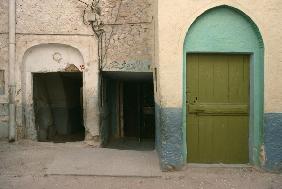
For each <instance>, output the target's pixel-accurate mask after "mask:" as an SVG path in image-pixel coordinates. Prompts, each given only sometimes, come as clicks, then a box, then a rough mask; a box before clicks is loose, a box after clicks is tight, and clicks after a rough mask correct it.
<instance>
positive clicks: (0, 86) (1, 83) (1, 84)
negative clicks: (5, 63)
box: [0, 70, 5, 95]
mask: <svg viewBox="0 0 282 189" xmlns="http://www.w3.org/2000/svg"><path fill="white" fill-rule="evenodd" d="M4 94H5V71H4V70H0V95H4Z"/></svg>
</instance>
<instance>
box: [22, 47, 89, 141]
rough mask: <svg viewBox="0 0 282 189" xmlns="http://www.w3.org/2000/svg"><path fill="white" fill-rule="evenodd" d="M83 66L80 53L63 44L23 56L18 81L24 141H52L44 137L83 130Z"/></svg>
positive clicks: (41, 48) (34, 49) (30, 50)
mask: <svg viewBox="0 0 282 189" xmlns="http://www.w3.org/2000/svg"><path fill="white" fill-rule="evenodd" d="M83 65H84V60H83V57H82V55H81V53H80V52H79V50H77V49H76V48H74V47H72V46H69V45H65V44H58V43H50V44H39V45H35V46H33V47H31V48H29V49H28V50H27V51H26V52H25V54H24V57H23V64H22V65H21V68H22V75H21V81H22V90H23V96H22V97H23V99H22V101H23V103H24V109H25V111H24V116H25V127H26V136H27V138H31V139H34V140H36V139H39V140H42V141H44V140H47V139H48V140H49V139H50V138H51V137H47V135H49V136H51V135H54V136H55V134H58V135H69V134H71V133H72V132H73V131H75V130H76V129H77V127H76V125H79V127H81V128H83V121H82V120H81V119H82V106H83V105H82V104H81V102H82V101H81V99H82V94H83V93H82V90H81V89H82V86H83V73H82V72H81V68H82V66H83ZM76 115H78V116H76ZM75 117H77V118H75ZM74 118H75V119H74ZM75 124H76V125H75ZM47 127H48V128H47ZM50 128H51V129H50ZM83 129H84V128H83ZM50 133H53V134H50ZM54 133H55V134H54ZM83 135H84V133H83ZM53 138H54V137H53ZM61 138H62V137H61ZM61 138H60V139H58V138H56V139H54V140H57V141H58V140H61ZM52 140H53V139H52ZM67 140H69V139H67Z"/></svg>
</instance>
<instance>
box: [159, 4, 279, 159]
mask: <svg viewBox="0 0 282 189" xmlns="http://www.w3.org/2000/svg"><path fill="white" fill-rule="evenodd" d="M220 5H229V6H232V7H235V8H237V9H239V10H241V11H242V12H244V13H245V14H246V15H248V16H249V17H250V18H251V19H252V20H253V21H254V23H256V25H257V26H258V28H259V30H260V32H261V34H262V38H263V40H264V44H265V46H264V47H265V51H264V53H265V56H264V111H265V112H267V113H276V112H277V113H278V112H282V98H281V94H282V88H281V87H280V86H281V84H282V80H281V79H279V78H280V75H281V74H280V73H281V71H282V70H281V69H282V66H281V65H282V64H281V60H282V53H281V52H282V48H281V45H280V44H281V42H282V38H281V35H280V34H279V33H277V31H279V30H281V29H282V24H281V17H282V12H281V11H280V10H281V8H282V4H281V2H280V1H279V0H270V1H258V0H253V1H251V2H250V1H247V0H241V1H239V0H235V1H234V0H216V1H214V0H203V1H193V0H189V1H187V0H175V1H169V0H163V1H159V2H158V6H157V13H156V14H157V18H156V20H157V22H156V32H155V33H156V36H155V37H156V40H155V43H156V44H155V47H156V48H155V54H156V57H155V60H156V63H157V68H158V70H157V71H158V73H159V74H158V83H159V85H158V94H157V95H156V97H157V98H158V99H157V100H156V101H157V102H158V104H159V105H160V107H161V108H162V109H170V108H175V109H177V108H179V109H181V106H182V104H183V100H184V98H183V96H182V95H183V93H182V92H183V87H184V83H183V77H182V76H183V74H182V73H183V43H184V39H185V36H186V34H187V31H188V29H189V28H190V26H191V24H192V23H193V22H194V21H195V19H196V18H197V17H198V16H200V15H201V14H202V13H204V12H205V11H206V10H208V9H210V8H213V7H216V6H220ZM262 15H263V16H262ZM206 32H207V35H208V31H206ZM254 93H256V91H254ZM171 114H173V113H171ZM183 116H185V115H183ZM161 119H162V118H160V120H161ZM171 127H174V126H171ZM175 127H179V126H178V125H175ZM279 127H281V126H279ZM180 134H181V133H179V135H180ZM265 138H266V136H265ZM265 141H266V140H265ZM280 143H281V142H280ZM266 152H267V149H266ZM267 156H269V155H268V154H267V153H266V158H267ZM270 159H271V158H270ZM270 159H269V161H272V160H270ZM173 161H174V159H172V160H171V162H173ZM273 161H277V159H276V160H274V159H273Z"/></svg>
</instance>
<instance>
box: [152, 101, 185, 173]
mask: <svg viewBox="0 0 282 189" xmlns="http://www.w3.org/2000/svg"><path fill="white" fill-rule="evenodd" d="M156 149H157V151H158V154H159V159H160V166H161V169H162V170H163V171H172V170H180V169H181V168H182V167H183V166H184V165H185V164H186V159H185V153H184V150H183V149H184V138H183V129H182V108H164V107H160V106H159V105H158V104H156Z"/></svg>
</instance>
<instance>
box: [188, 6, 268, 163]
mask: <svg viewBox="0 0 282 189" xmlns="http://www.w3.org/2000/svg"><path fill="white" fill-rule="evenodd" d="M187 53H229V54H230V53H234V54H249V55H250V59H251V60H250V119H249V128H250V129H249V135H250V136H249V161H250V162H251V163H253V164H255V165H259V164H260V160H259V155H260V151H261V145H262V140H263V138H262V137H263V111H264V109H263V105H264V44H263V40H262V36H261V34H260V32H259V29H258V27H257V26H256V24H255V23H254V22H253V21H252V19H251V18H250V17H249V16H247V15H246V14H244V13H243V12H242V11H240V10H238V9H236V8H233V7H230V6H226V5H223V6H218V7H214V8H212V9H209V10H207V11H206V12H204V13H203V14H202V15H200V16H199V17H197V19H196V20H195V21H194V22H193V24H192V25H191V26H190V28H189V30H188V32H187V34H186V37H185V41H184V47H183V73H184V74H183V83H184V87H183V98H184V99H186V77H187V75H186V65H187V64H189V62H187V61H186V55H187ZM183 102H184V103H183V112H184V114H183V115H184V116H183V124H184V128H186V121H187V120H186V113H187V112H186V103H185V100H184V101H183ZM188 119H189V117H188ZM188 150H189V149H188Z"/></svg>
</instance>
